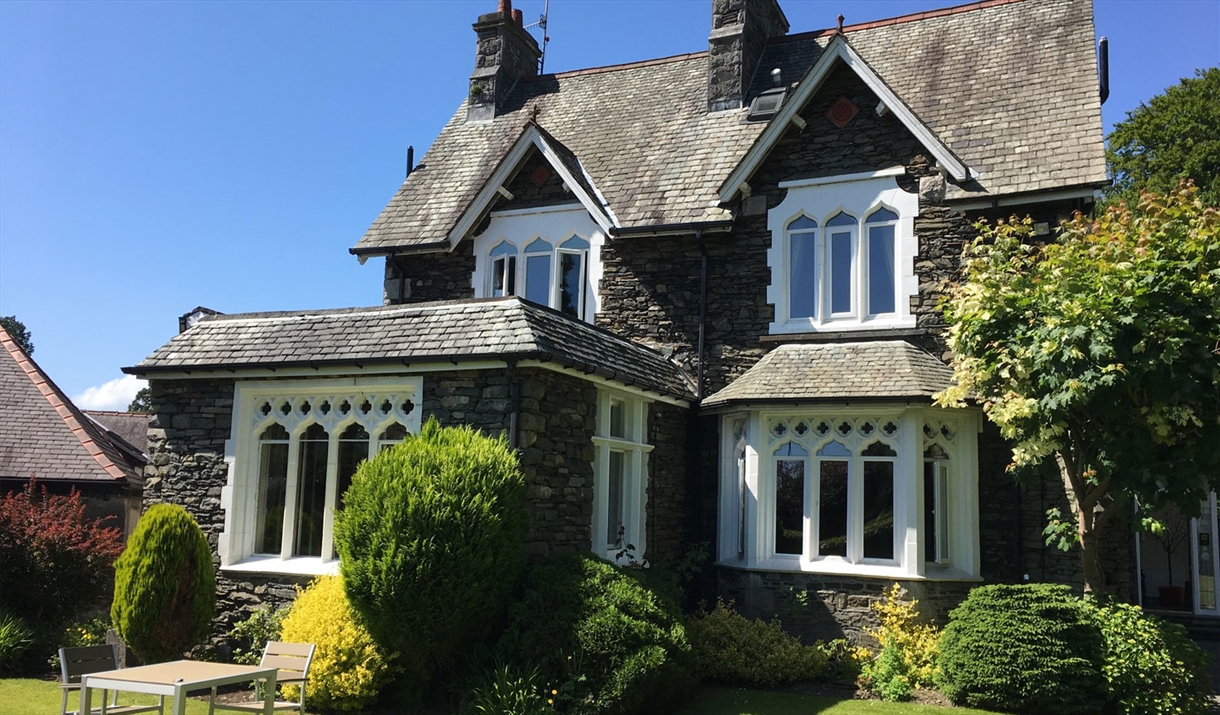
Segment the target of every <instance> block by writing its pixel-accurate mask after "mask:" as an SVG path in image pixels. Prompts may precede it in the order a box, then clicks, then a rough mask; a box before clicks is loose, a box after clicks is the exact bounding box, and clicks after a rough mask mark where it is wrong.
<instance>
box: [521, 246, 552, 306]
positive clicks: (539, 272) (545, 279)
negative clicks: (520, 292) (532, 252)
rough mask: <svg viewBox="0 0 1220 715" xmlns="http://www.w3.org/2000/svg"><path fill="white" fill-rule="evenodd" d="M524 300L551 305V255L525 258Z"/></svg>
mask: <svg viewBox="0 0 1220 715" xmlns="http://www.w3.org/2000/svg"><path fill="white" fill-rule="evenodd" d="M525 299H526V300H528V301H532V302H534V303H537V304H538V305H550V304H551V254H549V253H547V254H544V255H539V256H526V257H525Z"/></svg>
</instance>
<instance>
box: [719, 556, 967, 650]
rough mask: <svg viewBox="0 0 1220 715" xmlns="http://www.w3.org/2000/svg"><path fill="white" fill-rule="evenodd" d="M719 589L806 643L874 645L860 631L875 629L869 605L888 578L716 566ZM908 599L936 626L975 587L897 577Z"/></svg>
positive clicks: (745, 612) (738, 604)
mask: <svg viewBox="0 0 1220 715" xmlns="http://www.w3.org/2000/svg"><path fill="white" fill-rule="evenodd" d="M717 571H718V577H719V591H720V594H721V595H722V596H723V597H724V598H725V599H726V600H729V599H731V600H733V601H734V603H735V604H736V607H737V610H738V611H739V612H740V613H741V614H742V615H744V616H746V617H747V618H763V619H766V620H770V619H771V618H780V619H781V620H782V621H783V624H784V630H785V631H788V632H789V633H792V634H793V635H796V636H798V637H800V638H801V639H802V640H804V641H805V642H810V643H811V642H813V641H828V640H834V639H836V638H847V639H848V640H850V641H852V642H853V643H856V644H859V645H866V646H870V647H873V648H875V647H876V646H877V643H876V640H874V639H873V638H871V637H870V636H868V635H866V634H865V631H866V630H868V629H872V628H876V627H877V625H878V622H877V616H876V614H875V613H874V612H873V609H872V604H873V603H875V602H877V601H879V600H881V599H882V598H883V597H884V594H885V591H886V590H887V589H888V588H890V586H891V585H892V584H893V583H895V581H894V580H893V579H882V578H860V577H851V576H829V575H822V574H806V573H791V572H780V571H745V570H741V569H734V568H724V567H721V568H719V569H717ZM897 583H898V585H899V586H902V587H903V588H904V589H906V591H907V597H908V598H914V599H915V600H917V601H919V614H920V617H921V618H923V619H925V620H928V621H932V622H935V623H937V624H940V625H944V623H945V622H946V621H947V619H948V614H949V611H950V610H952V609H953V607H955V606H956V605H957V604H958V603H960V602H961V600H962V599H963V598H965V597H966V594H967V593H968V592H969V591H970V589H971V588H972V587H973V586H975V585H976V584H974V583H973V582H967V581H901V580H900V581H898V582H897Z"/></svg>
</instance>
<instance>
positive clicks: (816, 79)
mask: <svg viewBox="0 0 1220 715" xmlns="http://www.w3.org/2000/svg"><path fill="white" fill-rule="evenodd" d="M844 69H845V70H847V71H848V72H851V73H853V74H855V75H856V77H857V78H858V79H859V81H860V83H863V84H864V85H866V86H867V87H868V89H869V90H870V91H871V94H872V98H870V99H869V100H868V105H869V106H866V107H861V106H860V105H859V103H853V104H852V105H851V110H850V111H847V112H844V113H843V114H842V116H841V117H839V119H848V117H849V115H851V114H854V116H851V117H850V118H851V119H855V118H857V117H858V116H859V114H861V113H866V112H873V113H875V114H892V115H893V116H894V118H895V119H896V120H897V121H898V123H899V124H900V125H901V126H902V127H904V128H905V129H906V130H907V132H908V133H910V134H912V135H914V136H916V137H917V138H918V139H919V142H920V144H922V145H923V147H924V148H925V149H926V150H927V151H928V152H929V153H930V154H931V155H932V156H933V157H934V158H935V159H936V161H937V162H938V164H939V165H940V166H941V167H942V168H943V169H944V170H945V171H946V172H948V173H949V175H950V176H952V177H953V178H954V179H955V180H957V181H959V182H962V181H965V180H966V179H968V178H969V177H970V175H971V171H970V169H969V167H967V166H966V165H965V164H964V163H963V162H962V161H961V159H959V158H958V157H957V156H956V155H955V154H954V153H953V152H952V151H950V149H949V148H948V146H946V145H945V143H944V142H943V141H941V139H940V137H938V136H936V134H935V133H934V132H933V131H932V130H931V129H930V128H929V127H928V126H927V125H926V124H924V123H923V122H922V121H921V120H920V119H919V117H917V116H916V115H915V113H914V112H912V111H911V109H910V108H909V107H907V106H906V105H905V104H904V103H903V102H902V101H901V100H900V99H899V98H898V96H897V95H896V94H894V92H893V91H892V90H891V89H890V88H889V86H888V85H887V84H886V83H885V82H884V81H883V80H882V79H881V77H880V76H878V75H877V73H876V72H874V71H873V69H872V68H871V67H870V66H869V65H868V63H866V62H865V61H864V60H863V58H861V57H860V55H859V54H858V53H857V52H856V51H855V50H854V49H852V47H851V45H850V44H849V43H848V41H847V40H846V39H844V36H843V35H841V34H840V35H836V36H835V37H834V38H833V39H831V40H830V43H829V44H828V45H827V46H826V48H825V50H823V51H822V53H821V54H820V56H819V57H818V59H817V61H816V62H814V64H813V66H812V67H810V68H809V71H808V72H806V74H805V76H804V77H802V78H801V81H800V83H799V84H798V85H797V88H796V89H795V90H793V91H792V92H791V94H790V96H789V97H788V99H787V100H786V101H785V103H784V106H783V107H781V108H780V110H779V112H778V113H777V114H776V115H775V118H774V119H772V120H771V122H770V123H769V125H768V126H767V129H766V130H765V131H764V132H763V133H762V135H761V136H759V138H758V140H757V141H756V142H755V143H754V145H753V146H751V147H750V150H749V151H748V152H746V154H745V156H744V157H742V160H741V162H740V163H739V164H738V165H737V168H735V169H734V170H733V173H732V174H730V175H729V178H728V179H727V180H726V181H725V182H724V184H723V185H721V187H720V192H719V193H720V200H721V201H722V202H725V203H727V202H729V201H732V200H733V198H734V197H735V196H736V195H737V193H738V192H739V191H741V190H742V189H743V188H746V186H747V185H748V181H749V179H750V177H751V176H753V174H754V172H755V171H756V170H757V169H758V167H759V165H761V164H762V163H763V161H764V160H765V159H766V158H767V156H769V155H770V154H771V152H772V151H773V150H774V149H775V147H776V144H777V143H778V142H779V141H780V139H781V138H782V137H783V136H784V134H785V133H787V131H788V128H789V127H790V126H791V125H792V124H794V123H795V125H796V126H797V127H799V128H801V129H805V128H806V127H807V126H808V121H807V120H806V119H805V118H804V117H803V116H802V111H803V110H805V108H806V105H807V104H808V103H809V102H810V100H811V99H813V98H814V97H815V96H818V95H819V94H823V95H825V94H826V93H824V92H822V90H823V88H824V85H825V84H826V82H827V81H828V80H829V79H830V78H832V77H836V75H837V79H838V83H839V84H843V83H844V82H845V79H844V78H843V77H842V70H844ZM831 89H833V88H831ZM857 94H859V93H857ZM873 99H876V100H878V101H877V103H876V104H874V103H873V101H872V100H873ZM832 125H833V122H832ZM826 130H827V123H826V122H825V121H820V120H818V121H817V123H816V125H815V126H814V127H813V128H812V131H813V133H814V134H815V135H816V134H818V133H819V132H820V131H826ZM746 190H747V191H748V189H746Z"/></svg>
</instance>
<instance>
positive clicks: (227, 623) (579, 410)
mask: <svg viewBox="0 0 1220 715" xmlns="http://www.w3.org/2000/svg"><path fill="white" fill-rule="evenodd" d="M423 378H424V383H423V399H422V404H421V407H422V410H423V412H422V417H423V418H424V419H428V418H429V417H436V418H437V419H438V420H440V422H441V423H442V424H446V425H470V426H472V427H474V428H476V429H478V430H480V431H482V432H484V433H485V434H488V435H490V436H498V435H500V434H502V433H504V432H506V431H507V430H508V429H509V425H510V415H511V412H512V408H513V390H512V383H513V381H514V380H515V381H516V382H517V384H518V401H519V413H518V417H517V444H518V447H519V448H520V454H521V470H522V473H523V475H524V477H525V480H526V485H527V486H526V503H527V509H528V511H529V515H530V529H529V533H528V535H527V537H526V547H525V548H526V553H527V555H528V556H529V557H530V558H542V557H545V556H548V555H551V554H554V553H559V552H563V551H575V550H587V549H588V548H589V544H590V533H591V528H592V519H593V457H594V447H593V435H594V433H595V430H596V427H597V388H596V386H595V385H594V384H593V383H591V382H588V381H585V380H582V379H580V378H579V377H576V376H572V375H567V374H561V373H557V372H554V371H551V370H544V369H539V368H529V369H520V370H516V372H515V375H514V376H513V377H512V378H510V376H509V375H508V374H507V373H506V371H504V370H466V371H461V370H453V371H444V372H433V373H425V374H424V375H423ZM150 384H151V388H152V397H151V399H152V410H151V412H152V416H151V418H150V421H149V454H150V457H151V463H150V467H149V479H148V484H147V488H146V489H145V493H144V504H145V506H146V507H147V506H148V505H150V504H154V503H158V502H172V503H177V504H181V505H182V506H184V507H186V509H187V510H188V511H190V512H191V514H193V515H194V516H195V519H196V520H197V521H198V522H199V525H200V528H201V529H202V530H203V532H204V534H205V535H206V536H207V538H208V542H209V543H210V544H211V546H212V550H213V554H215V553H216V548H217V543H218V540H219V536H220V533H221V531H222V530H223V528H224V516H225V514H224V511H223V510H222V509H221V508H220V492H221V489H222V488H223V487H224V485H225V484H226V482H227V480H228V465H227V463H226V462H225V460H224V450H225V441H226V440H227V439H228V438H229V435H230V423H231V419H232V411H233V391H234V385H235V381H234V380H232V379H224V380H152V381H151V383H150ZM686 420H687V416H686V410H684V409H682V408H679V407H674V406H671V405H668V404H665V403H660V402H657V403H653V404H652V406H651V407H650V408H649V440H650V442H651V443H652V444H654V445H657V449H655V450H654V451H653V452H652V455H651V457H650V475H649V476H650V480H649V492H648V499H649V504H648V516H647V519H648V529H649V551H648V554H647V556H648V557H649V558H660V559H672V558H676V557H678V556H681V554H682V553H684V552H685V547H686V532H685V525H686V520H687V516H688V515H687V513H686V511H685V509H686V507H687V502H686V498H685V488H686V484H685V477H686V458H685V449H686V436H687V432H686ZM214 562H215V564H216V565H217V566H218V567H219V557H218V556H215V557H214ZM308 580H309V579H308V577H291V576H280V575H259V574H247V573H238V572H232V571H223V572H218V575H217V591H218V600H217V613H218V617H217V620H216V624H215V628H214V632H213V640H214V643H215V644H216V645H218V646H221V647H222V648H223V647H225V643H224V637H225V634H226V633H227V631H228V630H229V629H231V628H232V627H233V625H234V624H235V623H237V622H239V621H241V620H243V619H245V618H246V617H247V616H249V615H250V613H251V612H252V611H253V610H254V609H255V608H257V607H259V606H261V605H264V604H269V605H272V606H279V605H283V604H286V603H289V602H291V600H292V599H293V598H294V594H295V591H294V589H295V587H296V586H298V585H304V584H305V583H307V582H308Z"/></svg>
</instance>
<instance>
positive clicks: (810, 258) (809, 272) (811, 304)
mask: <svg viewBox="0 0 1220 715" xmlns="http://www.w3.org/2000/svg"><path fill="white" fill-rule="evenodd" d="M799 221H808V219H797V220H796V221H793V222H792V223H793V224H794V225H795V224H796V223H797V222H799ZM810 223H813V222H812V221H810ZM814 225H815V226H816V224H814ZM815 242H816V234H814V233H795V234H792V235H791V236H789V239H788V251H789V256H788V266H789V275H788V298H789V303H788V313H789V317H791V318H812V317H814V316H816V315H817V314H818V313H817V311H818V301H817V295H818V273H817V258H816V256H817V253H816V250H815Z"/></svg>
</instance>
